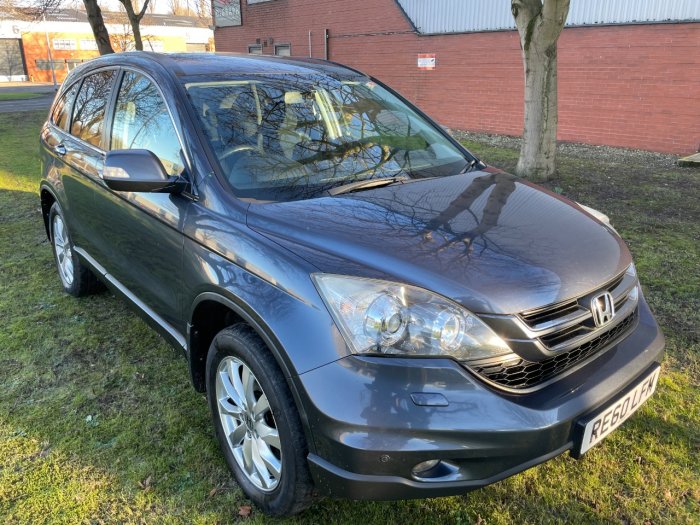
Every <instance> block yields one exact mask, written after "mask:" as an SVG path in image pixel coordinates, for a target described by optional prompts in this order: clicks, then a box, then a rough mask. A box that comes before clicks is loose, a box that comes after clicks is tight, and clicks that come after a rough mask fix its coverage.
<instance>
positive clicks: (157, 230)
mask: <svg viewBox="0 0 700 525" xmlns="http://www.w3.org/2000/svg"><path fill="white" fill-rule="evenodd" d="M117 89H118V92H117V97H116V101H115V105H114V109H113V114H112V119H111V129H110V130H109V132H108V134H107V136H108V139H107V140H108V142H109V144H108V145H107V148H108V149H109V150H119V149H147V150H150V151H151V152H153V153H154V154H155V155H156V156H157V157H158V158H159V159H160V161H161V163H162V164H163V167H164V168H165V171H166V172H167V173H168V174H169V175H180V174H181V173H182V171H183V168H184V166H183V161H182V155H181V151H180V150H181V145H180V142H179V139H178V135H177V133H176V130H175V126H174V124H173V121H172V119H171V117H170V113H169V112H168V108H167V105H166V102H165V100H163V97H162V96H161V94H160V91H159V90H158V88H157V87H156V86H155V85H154V84H153V82H152V81H150V80H149V79H148V78H146V77H145V76H143V75H141V74H139V73H137V72H134V71H130V70H128V71H125V72H124V73H123V75H122V77H121V79H120V81H119V85H118V88H117ZM190 202H191V200H190V199H189V198H187V197H185V196H182V195H174V194H167V193H142V192H117V191H113V190H110V189H109V188H107V186H106V185H104V184H103V183H102V184H100V185H99V187H98V189H97V191H96V193H95V211H96V214H97V215H98V217H99V221H100V235H99V237H98V243H99V244H98V246H97V253H96V254H95V257H96V258H97V259H98V260H99V261H104V262H102V264H103V265H104V266H105V268H107V270H108V272H109V273H110V274H111V275H112V276H113V277H114V278H116V279H117V280H118V281H119V282H120V283H121V284H122V285H123V286H124V287H126V288H127V289H128V291H130V292H131V293H133V294H134V295H135V296H136V297H137V298H138V299H139V300H140V301H142V302H143V303H145V305H146V306H147V307H149V308H150V309H152V310H153V312H155V313H156V314H157V315H158V316H160V317H161V319H162V320H165V321H166V322H167V323H168V324H169V325H171V327H174V328H175V329H176V330H177V331H178V332H180V334H184V332H185V326H184V323H182V315H181V297H180V295H181V293H180V291H181V288H182V286H181V284H180V283H181V279H182V249H183V236H182V224H183V221H184V219H185V215H186V213H187V210H188V206H189V204H190ZM166 328H167V327H166Z"/></svg>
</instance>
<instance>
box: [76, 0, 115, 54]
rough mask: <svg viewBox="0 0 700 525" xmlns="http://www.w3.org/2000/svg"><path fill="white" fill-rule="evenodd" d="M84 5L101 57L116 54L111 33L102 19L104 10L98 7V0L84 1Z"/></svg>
mask: <svg viewBox="0 0 700 525" xmlns="http://www.w3.org/2000/svg"><path fill="white" fill-rule="evenodd" d="M83 4H84V5H85V12H86V13H87V17H88V22H89V23H90V27H91V28H92V34H93V35H94V36H95V42H96V43H97V50H98V51H99V52H100V55H107V54H109V53H114V49H112V42H111V41H110V39H109V32H108V31H107V27H105V22H104V20H103V19H102V10H101V9H100V6H99V5H97V0H83Z"/></svg>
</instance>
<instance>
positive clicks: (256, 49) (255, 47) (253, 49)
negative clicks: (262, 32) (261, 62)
mask: <svg viewBox="0 0 700 525" xmlns="http://www.w3.org/2000/svg"><path fill="white" fill-rule="evenodd" d="M248 53H250V54H251V55H262V54H263V52H262V45H260V44H252V45H250V46H248Z"/></svg>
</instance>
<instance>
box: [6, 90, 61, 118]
mask: <svg viewBox="0 0 700 525" xmlns="http://www.w3.org/2000/svg"><path fill="white" fill-rule="evenodd" d="M9 91H11V92H15V93H16V92H26V93H42V96H41V97H36V98H27V99H24V100H0V113H12V112H15V111H40V110H41V111H48V109H49V106H50V105H51V102H53V97H54V95H55V91H54V89H53V86H52V85H51V84H29V83H22V84H19V83H12V84H5V83H2V84H0V93H2V92H9Z"/></svg>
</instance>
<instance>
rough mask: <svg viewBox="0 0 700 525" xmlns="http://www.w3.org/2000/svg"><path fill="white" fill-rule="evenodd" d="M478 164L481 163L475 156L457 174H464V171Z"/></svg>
mask: <svg viewBox="0 0 700 525" xmlns="http://www.w3.org/2000/svg"><path fill="white" fill-rule="evenodd" d="M479 164H481V161H480V160H479V159H477V158H476V157H475V158H473V159H472V160H470V161H469V163H468V164H467V165H466V166H465V167H464V169H463V170H462V171H460V172H459V173H458V174H457V175H464V174H465V173H469V172H470V171H472V170H473V169H474V168H476V167H478V166H479Z"/></svg>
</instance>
